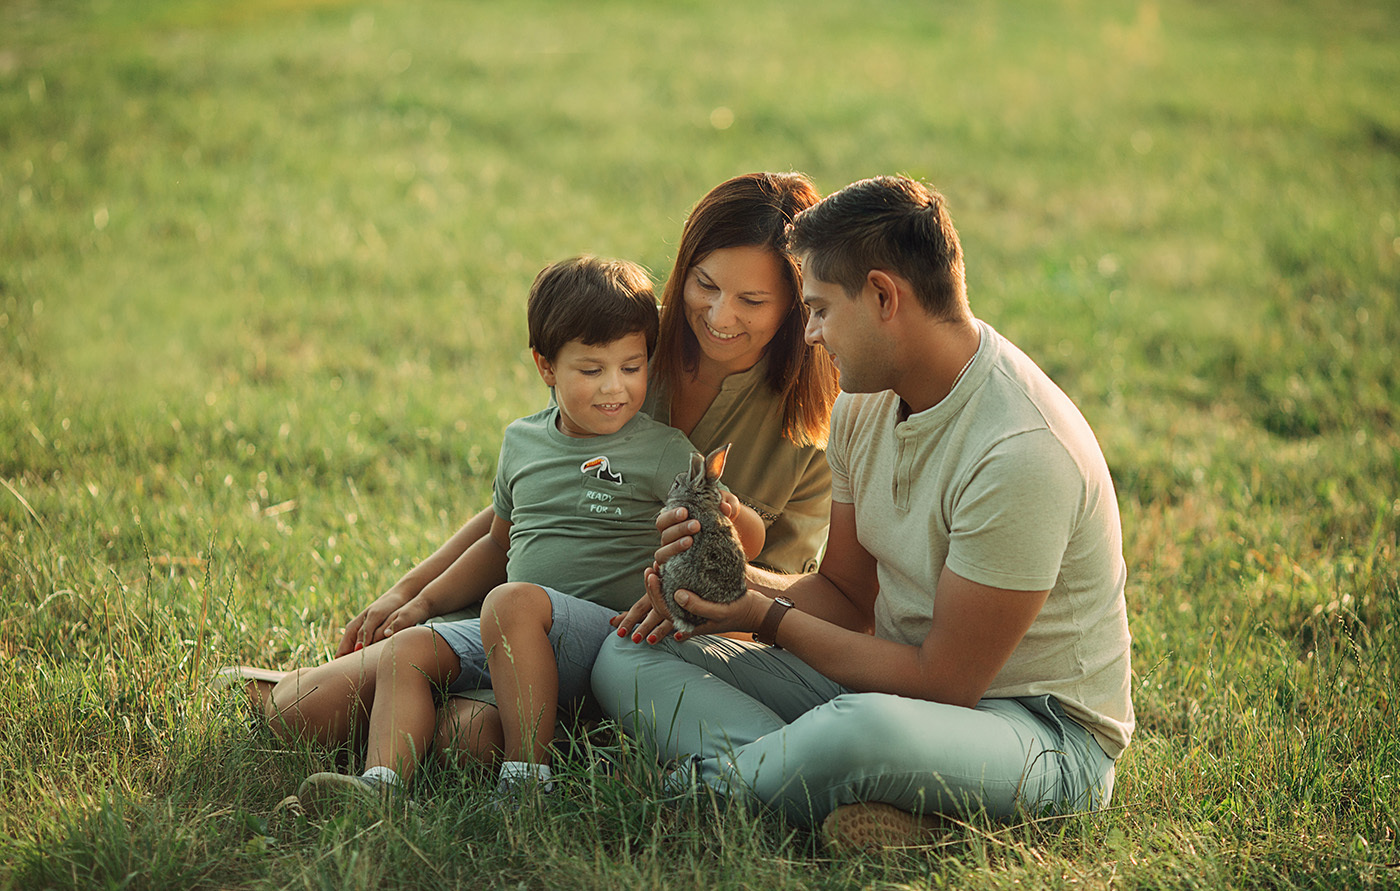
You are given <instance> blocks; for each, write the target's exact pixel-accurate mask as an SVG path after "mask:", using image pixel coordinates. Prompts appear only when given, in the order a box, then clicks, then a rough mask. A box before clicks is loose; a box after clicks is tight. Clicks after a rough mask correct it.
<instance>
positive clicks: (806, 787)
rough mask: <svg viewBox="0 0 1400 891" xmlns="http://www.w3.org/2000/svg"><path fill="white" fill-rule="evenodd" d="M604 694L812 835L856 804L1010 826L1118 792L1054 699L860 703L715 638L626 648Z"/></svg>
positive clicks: (795, 664)
mask: <svg viewBox="0 0 1400 891" xmlns="http://www.w3.org/2000/svg"><path fill="white" fill-rule="evenodd" d="M593 691H594V694H595V695H596V696H597V698H598V701H599V703H600V704H601V705H602V707H603V709H604V710H605V711H606V712H607V713H608V714H610V715H611V716H612V717H614V718H616V719H617V720H618V721H619V722H620V723H621V724H622V725H623V727H624V728H625V729H626V730H627V731H628V732H629V733H631V734H632V735H633V736H635V737H637V738H640V739H645V740H650V741H652V742H654V744H655V745H656V748H657V750H658V752H659V754H660V756H661V757H662V758H663V759H666V760H675V761H679V762H681V765H682V767H681V770H682V771H683V772H684V773H687V774H688V773H689V770H690V767H689V764H688V763H687V762H688V761H689V762H690V763H693V764H694V768H695V770H696V773H697V775H698V778H699V780H700V781H701V782H703V783H705V784H706V785H708V786H710V787H711V788H713V789H715V790H716V791H718V792H720V793H722V794H725V795H728V796H731V797H734V798H737V799H739V800H742V801H745V802H747V803H749V804H751V805H758V804H762V805H767V806H770V807H773V808H777V809H778V810H780V811H781V812H782V813H783V814H784V815H785V816H786V817H787V818H788V819H789V820H791V821H792V822H793V823H796V824H798V825H800V826H813V825H816V824H817V823H819V822H820V821H821V820H822V819H823V818H824V817H825V816H826V815H827V814H828V813H830V812H831V811H832V810H834V809H835V808H837V807H839V806H840V805H843V804H852V803H855V802H865V801H880V802H885V803H888V804H892V805H894V806H896V807H899V808H903V809H905V810H908V811H912V812H915V813H921V814H945V815H950V816H955V817H966V816H970V815H972V814H974V813H978V812H985V813H987V814H989V815H991V816H993V817H1006V816H1010V815H1012V814H1015V813H1018V812H1025V813H1029V814H1040V813H1067V812H1073V811H1085V810H1093V809H1097V808H1101V807H1103V806H1105V805H1106V804H1107V803H1108V800H1109V796H1110V795H1111V794H1112V791H1113V776H1114V763H1113V759H1112V758H1110V757H1108V755H1106V754H1104V751H1103V749H1102V748H1100V746H1099V744H1098V742H1097V741H1096V740H1095V739H1094V738H1093V736H1092V735H1091V734H1090V733H1089V732H1088V731H1087V730H1085V729H1084V728H1083V727H1081V726H1080V725H1079V724H1076V723H1075V722H1074V721H1072V720H1070V719H1069V718H1067V717H1066V716H1065V713H1064V711H1063V709H1061V707H1060V705H1059V703H1058V702H1056V701H1055V700H1054V698H1053V697H1049V696H1036V697H1026V698H1023V699H984V700H982V702H980V703H978V705H977V707H976V708H972V709H969V708H962V707H959V706H951V705H943V704H940V703H935V702H926V701H924V700H919V699H910V698H907V697H903V696H894V695H890V694H886V693H852V692H851V691H849V690H847V689H846V688H844V687H842V686H841V685H839V684H836V683H833V682H832V681H830V680H828V679H827V678H826V677H824V676H823V675H821V674H819V673H818V672H817V671H815V670H813V669H812V668H810V667H808V666H807V664H806V663H804V662H803V661H802V660H800V659H798V658H797V657H796V656H793V655H792V654H791V653H788V652H787V651H785V650H780V649H777V648H775V647H766V646H763V645H761V644H756V643H748V642H742V641H736V640H730V639H727V638H722V637H714V636H702V637H696V638H693V639H691V640H689V641H686V642H685V643H676V642H675V641H674V640H670V639H668V640H666V641H663V642H662V643H659V644H656V645H655V646H648V645H646V644H634V643H632V642H631V641H630V640H624V639H621V638H618V637H617V636H616V635H613V636H611V637H609V639H608V641H607V642H606V643H605V644H604V645H603V649H602V651H601V652H600V653H599V654H598V659H597V661H596V662H595V663H594V666H593Z"/></svg>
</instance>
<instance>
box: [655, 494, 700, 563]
mask: <svg viewBox="0 0 1400 891" xmlns="http://www.w3.org/2000/svg"><path fill="white" fill-rule="evenodd" d="M656 528H657V529H658V530H659V531H660V532H661V547H659V548H657V549H656V565H657V566H660V565H661V564H663V563H665V562H666V561H667V560H670V559H671V558H672V557H674V556H676V555H677V554H679V553H681V552H682V551H685V550H687V549H689V548H690V546H691V545H692V544H693V543H694V542H695V539H694V538H692V536H693V535H695V533H697V532H699V531H700V521H699V520H692V519H690V511H688V510H686V509H685V508H683V507H673V508H671V509H670V510H663V511H662V512H661V513H660V514H658V515H657V517H656Z"/></svg>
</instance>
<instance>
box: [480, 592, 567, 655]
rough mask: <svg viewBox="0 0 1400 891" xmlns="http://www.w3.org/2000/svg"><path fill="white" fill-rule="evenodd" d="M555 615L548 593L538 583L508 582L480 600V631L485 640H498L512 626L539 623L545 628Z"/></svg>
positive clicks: (490, 642) (492, 642)
mask: <svg viewBox="0 0 1400 891" xmlns="http://www.w3.org/2000/svg"><path fill="white" fill-rule="evenodd" d="M553 616H554V606H553V604H552V603H551V602H550V599H549V594H548V593H546V592H545V590H544V589H543V588H541V587H540V586H539V585H531V584H528V583H526V582H507V583H506V584H504V585H497V586H496V587H494V588H492V589H491V592H490V593H489V594H487V595H486V599H485V600H484V601H482V604H481V634H482V640H483V642H485V643H487V644H496V643H500V638H501V635H502V634H504V633H506V632H507V631H508V630H510V629H511V628H519V627H524V626H530V625H540V626H542V627H543V628H544V629H545V631H546V632H548V631H549V628H550V623H551V621H552V619H553Z"/></svg>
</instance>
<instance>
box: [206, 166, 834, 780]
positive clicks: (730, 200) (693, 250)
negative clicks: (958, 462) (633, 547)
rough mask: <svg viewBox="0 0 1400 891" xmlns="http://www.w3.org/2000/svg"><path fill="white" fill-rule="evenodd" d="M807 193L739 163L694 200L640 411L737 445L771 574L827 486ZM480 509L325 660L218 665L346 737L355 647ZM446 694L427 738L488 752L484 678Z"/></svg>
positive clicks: (739, 473)
mask: <svg viewBox="0 0 1400 891" xmlns="http://www.w3.org/2000/svg"><path fill="white" fill-rule="evenodd" d="M819 198H820V196H819V195H818V194H817V191H816V189H815V188H814V187H813V185H812V183H811V182H810V181H809V180H808V179H807V178H806V177H804V176H802V175H801V174H796V173H787V174H781V173H752V174H746V175H743V176H738V177H735V178H733V179H731V180H728V181H726V182H724V183H721V184H720V185H718V186H716V187H715V188H714V189H712V190H711V191H710V193H709V194H707V195H706V196H705V197H704V198H702V199H701V200H700V202H699V203H698V204H697V205H696V206H695V208H694V209H693V211H692V212H691V214H690V216H689V218H688V219H687V220H686V224H685V228H684V230H683V232H682V234H681V244H680V248H679V250H678V251H677V253H676V262H675V266H674V268H673V269H672V272H671V276H670V278H669V279H668V280H667V282H666V288H665V291H664V292H663V295H662V306H661V332H660V337H659V339H658V342H657V348H656V357H655V359H654V360H653V366H652V374H651V383H650V386H649V393H648V399H647V409H648V411H649V412H650V413H651V414H652V416H653V417H655V418H656V419H657V420H660V421H662V422H664V423H668V424H670V425H671V426H673V427H675V428H677V429H678V430H680V431H681V432H683V433H685V434H686V435H687V436H688V437H689V438H690V440H691V442H692V443H693V444H694V445H695V447H696V449H698V450H700V451H702V452H708V451H709V450H711V449H713V448H714V447H716V446H720V445H723V444H724V443H727V442H732V443H734V449H733V451H732V452H731V456H730V461H729V464H728V466H727V467H726V469H725V484H726V485H727V486H728V487H729V489H730V491H732V492H734V494H735V495H737V496H738V497H739V499H740V500H741V501H743V502H744V503H745V504H748V505H749V506H750V507H752V508H753V509H754V510H755V511H756V512H757V513H758V514H759V516H761V517H763V519H764V523H765V525H766V526H767V537H766V540H765V544H764V547H763V549H762V551H760V553H759V554H758V556H757V557H756V558H755V562H756V563H758V564H760V565H763V566H765V567H768V568H771V569H775V570H777V571H780V572H801V571H804V570H808V569H811V568H813V567H814V565H815V560H816V555H817V551H818V549H819V548H820V547H821V544H822V542H823V540H824V538H825V529H826V523H827V516H828V512H829V507H830V499H831V492H830V488H831V473H830V470H829V469H828V468H827V464H826V456H825V451H824V448H825V445H826V436H827V430H828V426H829V423H830V415H831V406H832V403H833V402H834V401H835V399H836V393H837V375H836V370H835V367H834V365H833V364H832V363H831V360H830V357H828V356H827V355H826V354H825V352H824V351H820V350H816V349H813V348H812V347H810V346H808V345H807V344H806V343H804V341H803V330H804V329H805V327H806V324H807V311H806V308H805V307H804V306H803V304H802V301H801V285H800V279H799V273H798V269H797V266H796V263H795V262H794V261H793V260H792V259H791V258H790V257H788V255H787V254H786V252H784V251H783V250H782V247H781V243H782V238H783V233H784V230H785V228H786V226H787V223H788V222H789V221H790V220H791V219H792V217H794V216H795V215H796V214H797V213H798V212H799V211H801V210H803V209H805V208H807V207H810V206H811V205H813V204H815V203H816V202H817V201H818V200H819ZM490 522H491V511H490V510H489V509H488V510H485V511H483V512H481V513H480V514H478V515H477V516H475V517H473V518H472V519H471V520H470V521H468V522H467V524H466V525H464V526H463V527H462V528H461V529H460V530H458V532H457V533H456V534H455V535H453V536H452V538H451V539H450V540H448V542H447V543H446V544H444V545H443V546H442V547H440V548H439V549H438V550H437V551H436V552H434V553H433V554H432V555H431V556H430V557H428V558H427V559H425V560H424V561H423V562H422V563H420V564H418V565H417V566H415V567H414V568H413V569H412V570H410V571H409V572H408V573H406V574H405V575H404V577H403V578H402V579H400V580H399V581H398V582H397V583H396V584H395V585H394V586H393V587H392V588H390V589H389V590H388V591H387V592H385V593H384V594H383V595H381V596H380V597H379V598H378V599H376V600H375V601H374V603H372V604H370V606H369V607H368V608H366V609H365V610H364V611H362V612H361V613H360V614H359V615H357V616H356V617H355V618H354V619H353V620H351V622H350V624H349V625H347V626H346V629H345V633H344V635H343V636H342V638H341V641H340V646H339V647H338V648H337V650H336V657H337V658H336V659H335V660H333V661H332V662H330V663H327V664H325V665H320V666H316V667H313V668H306V669H299V670H297V671H295V672H291V673H287V674H286V675H280V674H279V673H276V672H266V671H259V670H248V669H229V670H227V673H229V674H231V675H233V676H235V677H238V678H245V679H248V681H249V690H250V692H251V693H252V694H253V696H254V698H255V699H256V700H257V701H258V703H259V704H260V706H261V708H262V711H263V713H264V715H265V716H266V717H267V718H268V719H269V720H270V721H271V722H272V723H273V726H274V727H275V728H276V729H277V730H278V731H279V732H281V733H284V734H289V735H296V736H306V737H310V738H314V739H318V740H321V741H323V742H327V743H330V744H339V743H342V742H344V741H345V740H346V739H348V738H349V737H350V735H351V734H352V733H353V732H355V731H356V729H357V728H359V727H362V726H363V723H364V720H365V715H366V714H367V703H368V702H369V701H370V700H371V699H372V697H373V683H374V666H373V665H371V664H367V662H368V660H367V659H366V658H364V657H357V656H352V654H355V653H356V651H358V650H361V649H363V648H364V647H367V646H369V645H370V644H373V643H375V642H377V641H379V640H382V639H383V638H384V637H385V627H384V623H385V622H386V620H387V619H388V618H389V616H390V615H391V614H392V613H393V612H394V611H395V610H396V609H398V608H399V607H400V606H402V605H403V604H404V603H407V602H408V601H409V600H411V599H413V597H415V596H417V595H418V594H419V593H420V592H422V591H423V590H424V589H425V588H426V587H427V586H428V585H431V584H433V583H434V581H435V580H437V579H438V578H439V577H440V576H441V575H442V573H443V571H444V570H445V569H447V567H449V566H451V565H452V564H453V562H455V561H456V560H457V559H458V558H459V557H461V556H462V554H463V553H464V552H465V551H466V549H467V548H468V546H470V545H471V544H472V542H474V541H476V540H477V539H479V538H480V537H481V536H482V535H484V534H485V533H486V531H487V529H489V527H490ZM503 581H504V580H503ZM638 585H639V590H640V585H641V580H640V579H639V580H638ZM454 692H460V693H461V695H454V696H453V697H451V698H450V699H449V700H448V703H447V704H446V705H445V707H444V711H445V712H446V715H445V720H443V721H442V722H441V726H440V731H439V734H438V737H437V740H436V741H435V745H436V747H437V748H438V751H439V752H440V753H444V754H445V753H447V752H449V751H451V752H455V753H457V754H458V755H459V756H463V757H466V758H470V759H471V760H478V761H484V762H490V761H492V760H493V759H494V757H495V754H496V752H497V751H498V750H499V748H500V744H501V731H500V718H499V715H498V714H497V712H496V709H495V706H494V702H493V701H492V698H491V696H490V690H480V691H465V692H462V691H454Z"/></svg>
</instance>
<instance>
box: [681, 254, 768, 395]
mask: <svg viewBox="0 0 1400 891" xmlns="http://www.w3.org/2000/svg"><path fill="white" fill-rule="evenodd" d="M793 300H794V295H792V294H790V293H789V289H788V285H787V280H786V279H785V278H784V277H783V268H782V265H781V263H780V261H779V259H778V258H777V257H775V256H774V255H773V252H772V251H770V250H769V249H768V248H765V247H729V248H720V249H718V250H716V251H712V252H710V253H709V254H707V255H706V256H704V257H702V258H701V259H700V261H699V262H697V263H696V264H695V265H694V266H692V267H690V271H689V272H688V273H686V277H685V317H686V321H687V322H688V323H689V324H690V330H691V332H692V333H694V335H695V339H696V340H697V341H699V343H700V351H701V352H702V353H703V354H704V355H705V357H706V358H707V359H709V360H710V361H712V362H715V363H716V364H718V365H719V366H720V367H721V368H722V369H723V370H724V371H725V372H726V373H728V374H733V373H735V372H739V371H746V370H748V369H749V368H752V367H753V366H754V365H755V364H757V363H758V360H759V359H760V358H762V357H763V351H764V350H765V349H767V348H768V342H769V341H771V340H772V339H773V335H774V334H776V333H777V331H778V328H779V327H780V326H781V325H782V322H783V318H784V317H785V316H786V315H787V313H788V311H789V310H790V309H791V308H792V304H793Z"/></svg>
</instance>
